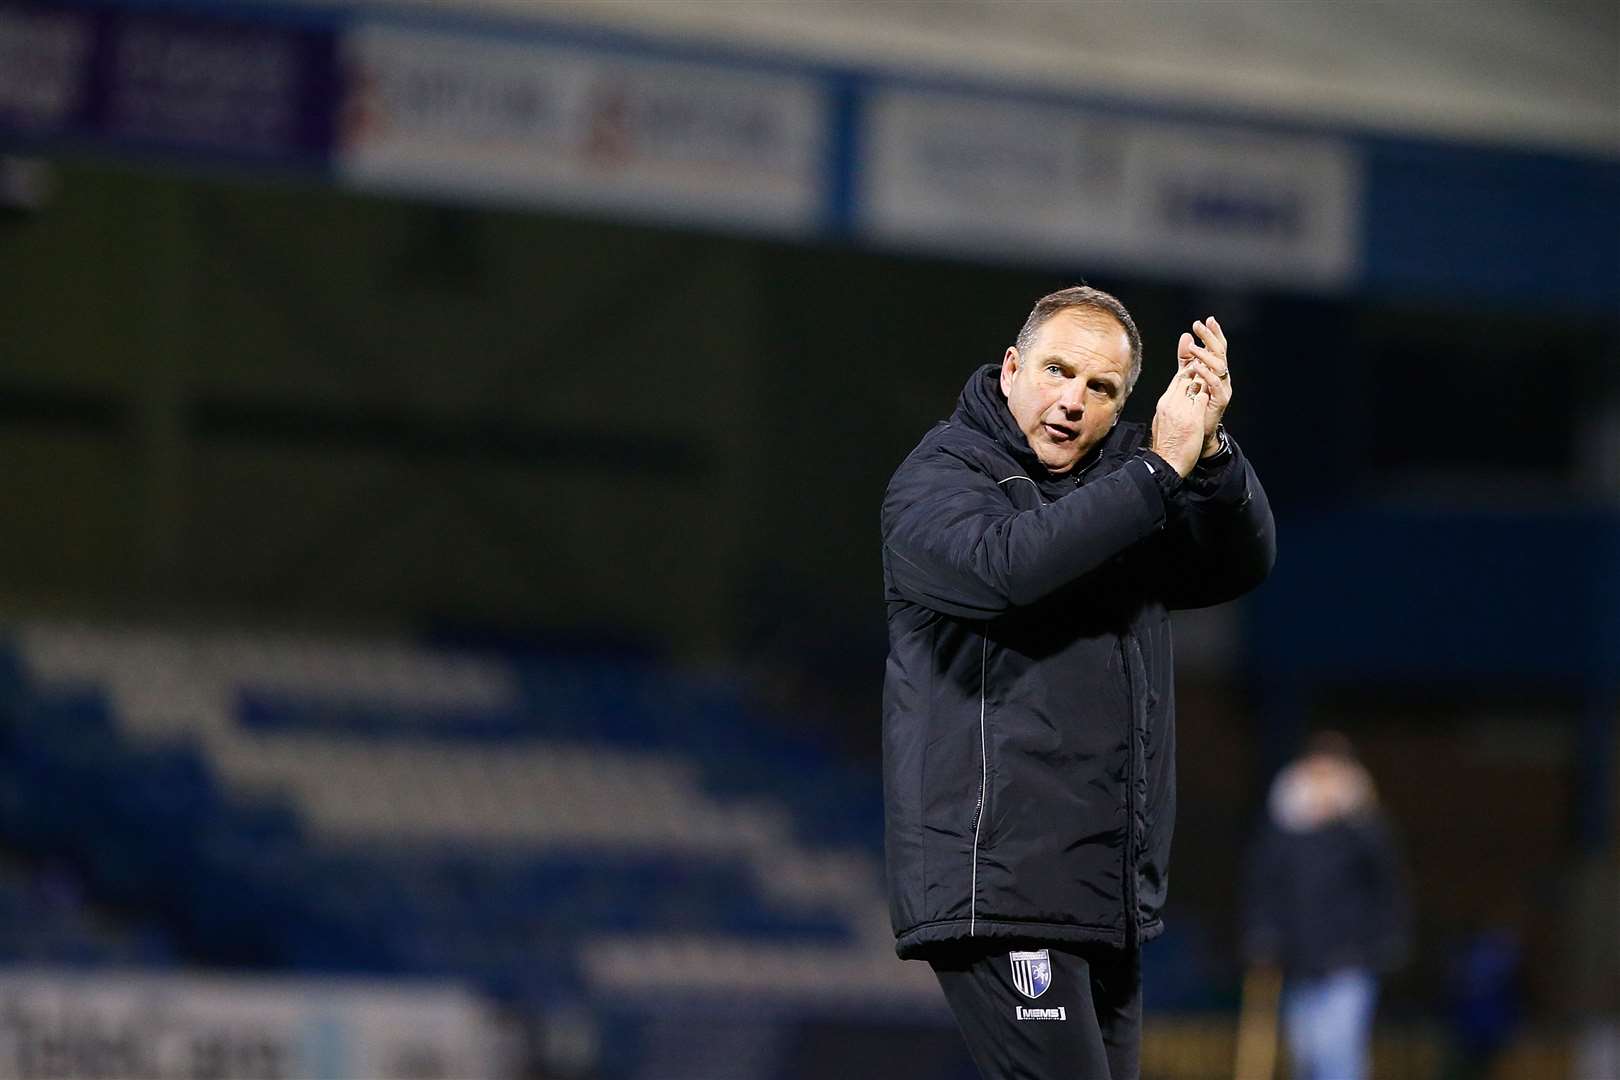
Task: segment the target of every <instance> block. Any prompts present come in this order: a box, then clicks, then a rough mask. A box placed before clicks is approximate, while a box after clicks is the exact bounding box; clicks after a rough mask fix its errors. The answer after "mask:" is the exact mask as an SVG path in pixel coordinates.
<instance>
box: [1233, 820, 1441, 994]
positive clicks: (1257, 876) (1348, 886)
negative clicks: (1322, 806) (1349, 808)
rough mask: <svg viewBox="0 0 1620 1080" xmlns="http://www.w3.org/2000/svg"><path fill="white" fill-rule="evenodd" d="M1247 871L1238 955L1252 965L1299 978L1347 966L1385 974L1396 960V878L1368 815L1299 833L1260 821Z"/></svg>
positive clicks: (1403, 944) (1399, 957) (1393, 862)
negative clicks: (1261, 826)
mask: <svg viewBox="0 0 1620 1080" xmlns="http://www.w3.org/2000/svg"><path fill="white" fill-rule="evenodd" d="M1247 873H1248V881H1247V882H1246V889H1245V894H1246V898H1247V899H1246V910H1245V917H1246V922H1245V931H1244V949H1245V952H1246V953H1247V954H1248V956H1249V958H1250V959H1251V960H1252V961H1255V962H1262V961H1267V962H1271V963H1274V964H1277V965H1278V966H1280V967H1281V968H1282V970H1283V972H1284V974H1286V975H1289V976H1296V977H1299V976H1302V977H1306V978H1309V977H1314V976H1319V975H1326V974H1328V973H1330V972H1333V971H1336V970H1339V969H1342V968H1351V967H1354V968H1366V969H1369V970H1372V971H1392V970H1394V969H1395V968H1397V967H1399V966H1400V965H1401V964H1402V963H1404V962H1405V960H1406V956H1407V952H1408V951H1409V949H1410V940H1411V931H1410V926H1409V922H1410V914H1409V911H1408V905H1407V898H1406V890H1405V885H1404V879H1403V874H1402V871H1401V865H1400V859H1399V856H1398V854H1397V851H1396V846H1395V842H1394V840H1393V838H1392V837H1391V835H1390V830H1389V826H1388V824H1387V823H1386V822H1385V821H1384V819H1383V817H1382V816H1381V815H1380V814H1379V813H1378V812H1377V811H1376V810H1372V809H1368V810H1364V811H1361V812H1358V813H1356V814H1353V815H1350V816H1347V817H1344V818H1340V819H1339V820H1337V821H1332V822H1329V823H1327V824H1324V825H1322V826H1320V827H1319V828H1315V829H1310V830H1304V831H1290V830H1287V829H1283V828H1280V827H1279V826H1277V825H1276V824H1274V823H1268V824H1267V826H1266V827H1265V828H1264V829H1263V830H1262V831H1261V833H1260V835H1259V836H1258V838H1257V839H1256V840H1255V844H1254V847H1253V850H1252V851H1251V853H1250V857H1249V866H1248V871H1247Z"/></svg>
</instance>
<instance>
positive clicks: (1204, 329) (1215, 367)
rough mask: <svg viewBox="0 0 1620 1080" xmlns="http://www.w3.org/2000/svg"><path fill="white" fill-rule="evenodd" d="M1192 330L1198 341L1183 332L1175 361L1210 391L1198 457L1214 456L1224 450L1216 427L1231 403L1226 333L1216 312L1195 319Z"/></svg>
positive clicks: (1177, 346)
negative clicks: (1192, 373) (1202, 444)
mask: <svg viewBox="0 0 1620 1080" xmlns="http://www.w3.org/2000/svg"><path fill="white" fill-rule="evenodd" d="M1193 333H1195V334H1197V335H1198V340H1197V341H1196V342H1194V340H1193V335H1192V334H1186V333H1184V334H1182V335H1181V340H1180V341H1179V342H1178V343H1177V344H1176V360H1177V362H1178V363H1179V364H1180V365H1181V370H1182V371H1187V370H1189V369H1191V370H1192V371H1194V372H1195V373H1197V375H1198V376H1199V378H1200V379H1201V380H1202V382H1203V384H1204V386H1205V388H1206V389H1207V390H1208V395H1207V402H1206V405H1205V408H1204V446H1203V452H1202V453H1201V454H1200V455H1199V456H1200V457H1212V456H1214V455H1215V454H1217V453H1219V452H1220V449H1221V444H1220V441H1219V440H1218V439H1216V437H1215V429H1216V428H1218V427H1220V425H1221V417H1222V416H1224V415H1226V407H1227V406H1228V405H1230V404H1232V375H1231V371H1230V370H1229V368H1228V367H1227V360H1226V334H1225V333H1223V332H1222V331H1221V324H1220V323H1218V322H1216V321H1215V316H1213V315H1211V316H1209V317H1208V318H1207V319H1202V320H1199V321H1195V322H1194V323H1193ZM1166 460H1169V459H1168V458H1167V459H1166Z"/></svg>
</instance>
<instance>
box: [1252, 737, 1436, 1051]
mask: <svg viewBox="0 0 1620 1080" xmlns="http://www.w3.org/2000/svg"><path fill="white" fill-rule="evenodd" d="M1403 878H1404V875H1403V873H1402V871H1401V867H1400V861H1399V858H1398V856H1397V853H1396V849H1395V844H1394V840H1393V838H1392V836H1391V833H1390V829H1389V827H1388V825H1387V823H1386V822H1385V820H1384V817H1383V815H1382V814H1381V813H1380V812H1379V808H1378V799H1377V793H1376V791H1375V790H1374V787H1373V782H1372V778H1371V777H1370V776H1369V775H1368V774H1367V771H1366V770H1365V769H1364V768H1362V766H1361V764H1360V762H1358V761H1357V760H1356V757H1355V752H1354V750H1353V748H1352V747H1351V745H1350V740H1349V739H1347V738H1345V737H1344V736H1343V735H1341V734H1339V733H1337V732H1322V733H1320V734H1318V735H1316V736H1314V737H1313V738H1312V739H1311V740H1310V742H1309V744H1308V745H1307V747H1306V750H1305V753H1304V754H1303V755H1302V756H1301V757H1300V758H1298V759H1297V760H1295V761H1294V762H1292V763H1291V764H1289V765H1288V766H1286V767H1285V768H1284V769H1283V770H1282V771H1281V772H1279V773H1278V774H1277V778H1276V780H1275V781H1273V783H1272V785H1271V794H1270V797H1269V799H1268V801H1267V805H1266V821H1265V823H1264V824H1263V826H1262V827H1261V830H1260V834H1259V836H1258V838H1257V839H1256V841H1255V844H1254V847H1253V850H1252V852H1251V855H1250V862H1249V868H1248V882H1247V898H1246V903H1245V914H1246V925H1245V927H1244V951H1245V954H1246V958H1247V960H1248V962H1249V964H1250V965H1251V966H1252V967H1255V968H1269V969H1280V970H1281V972H1282V977H1283V993H1282V1024H1283V1034H1284V1039H1285V1040H1286V1042H1287V1044H1288V1051H1289V1055H1290V1057H1291V1058H1292V1061H1293V1067H1294V1072H1293V1075H1294V1076H1296V1077H1297V1078H1299V1080H1359V1078H1361V1077H1365V1076H1366V1075H1367V1062H1368V1049H1367V1048H1368V1042H1369V1037H1370V1035H1371V1031H1372V1019H1373V1011H1374V1007H1375V1005H1376V1002H1377V997H1378V975H1379V973H1380V972H1385V971H1389V970H1391V969H1393V968H1395V967H1397V966H1399V965H1400V964H1401V963H1402V962H1403V961H1404V960H1405V958H1406V954H1407V950H1408V947H1409V934H1410V931H1409V921H1410V916H1409V913H1408V910H1407V901H1406V892H1405V888H1404V885H1403Z"/></svg>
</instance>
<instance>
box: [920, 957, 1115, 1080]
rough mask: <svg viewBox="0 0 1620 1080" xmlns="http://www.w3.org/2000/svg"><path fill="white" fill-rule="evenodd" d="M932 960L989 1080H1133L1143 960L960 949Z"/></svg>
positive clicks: (970, 1050) (977, 1062)
mask: <svg viewBox="0 0 1620 1080" xmlns="http://www.w3.org/2000/svg"><path fill="white" fill-rule="evenodd" d="M929 963H930V964H932V966H933V968H934V974H935V975H936V976H938V978H939V985H940V987H941V988H942V989H943V990H944V991H945V1000H946V1001H947V1002H948V1003H949V1004H950V1007H951V1012H952V1013H954V1014H955V1015H956V1024H957V1027H959V1028H961V1030H962V1037H963V1038H964V1039H966V1040H967V1045H968V1053H969V1054H970V1055H971V1056H972V1058H973V1063H974V1064H975V1065H977V1066H978V1067H979V1072H980V1073H982V1074H983V1075H984V1077H985V1080H1138V1077H1139V1076H1140V1075H1141V1072H1142V954H1141V952H1140V951H1139V950H1138V949H1116V948H1111V947H1108V946H1102V945H1097V946H1093V945H1079V944H1073V943H1069V944H1065V945H1064V946H1063V947H1062V948H1059V947H1056V946H1053V945H1050V944H1047V945H1041V944H1023V945H1010V944H1008V943H1006V942H996V943H994V944H990V943H987V942H964V943H961V944H957V945H952V946H949V947H948V949H947V950H946V951H942V952H941V953H939V954H938V955H936V956H933V957H930V959H929Z"/></svg>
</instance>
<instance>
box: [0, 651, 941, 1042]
mask: <svg viewBox="0 0 1620 1080" xmlns="http://www.w3.org/2000/svg"><path fill="white" fill-rule="evenodd" d="M0 698H3V709H4V714H3V715H4V721H5V723H4V739H5V741H6V743H7V744H8V745H7V746H6V750H7V752H6V753H5V754H4V758H3V760H4V763H5V764H4V768H5V769H6V770H7V772H8V774H9V775H8V776H7V778H6V779H7V780H9V781H10V782H9V783H7V784H6V785H5V788H6V791H7V792H8V795H9V797H8V798H6V799H5V801H4V806H3V809H0V828H3V830H4V837H5V838H6V840H7V842H9V843H11V844H12V845H14V846H15V847H16V848H17V849H18V850H19V851H21V852H24V853H26V854H27V856H28V857H30V858H35V859H43V858H47V857H49V858H52V859H57V860H61V861H62V862H63V863H64V864H66V865H69V866H71V867H73V868H74V871H75V873H77V874H78V875H79V876H80V877H81V878H82V880H83V882H84V887H85V889H86V890H87V892H89V893H90V894H91V895H93V896H94V897H95V898H96V899H97V900H99V901H101V902H104V903H105V904H107V905H109V906H110V907H112V908H114V909H116V910H118V911H120V912H125V913H129V915H130V917H131V918H132V920H134V921H135V922H136V924H137V925H150V926H152V927H157V928H161V930H160V931H158V932H157V933H156V934H155V936H153V937H152V938H151V940H153V941H154V942H157V943H158V944H157V945H154V946H153V951H151V952H149V953H147V954H145V955H138V954H137V953H133V952H130V951H128V950H127V949H126V950H124V951H119V950H118V949H112V950H111V951H110V952H107V953H106V955H108V956H109V957H110V958H113V959H123V960H124V961H125V962H136V963H139V962H143V961H144V962H159V963H161V962H163V961H164V960H165V959H166V958H167V956H168V954H167V952H166V945H165V944H164V942H165V938H164V937H163V936H162V935H163V933H168V934H172V935H173V938H174V949H175V952H177V953H178V954H180V955H182V956H183V957H184V959H185V961H186V962H187V963H191V964H202V965H212V966H244V965H246V966H250V967H259V968H265V969H277V970H281V969H292V970H299V971H306V972H334V973H335V972H364V973H375V974H390V975H434V976H450V977H456V978H461V979H463V980H466V981H469V982H470V983H471V984H473V985H475V986H476V987H477V988H479V989H481V990H482V991H484V992H486V993H488V994H490V995H491V996H493V997H495V998H496V999H498V1000H502V1001H506V1002H508V1003H512V1004H517V1005H520V1006H522V1005H535V1004H544V1005H557V1004H565V1003H585V1005H586V1006H587V1007H592V1008H594V1007H611V1008H618V1009H620V1010H623V1009H625V1008H626V1007H628V1008H629V1009H630V1012H631V1013H633V1012H634V1003H635V1002H636V1001H637V1000H641V1001H644V1002H645V1001H650V1000H651V999H652V998H653V997H654V996H661V997H662V998H663V999H664V1000H668V999H669V997H670V996H671V995H672V994H673V995H679V996H685V997H690V996H691V995H698V996H705V995H707V996H711V997H714V996H720V997H734V998H737V997H746V998H747V999H749V1000H750V1001H753V1002H756V1003H757V1002H760V1001H767V1000H771V999H775V1000H778V1001H794V1002H799V1003H805V1002H809V1003H812V1004H813V1003H816V1002H821V1003H823V1004H828V1003H833V1002H836V1003H837V1004H839V1005H840V1006H842V1007H849V1006H851V1005H860V1004H862V1003H865V1004H866V1005H868V1006H874V1005H875V1006H878V1007H889V1008H896V1007H899V1008H905V1007H913V1008H914V1007H917V1006H923V1007H930V1006H933V1005H934V1004H935V998H936V995H937V991H936V990H935V989H934V987H933V985H932V980H931V979H929V978H926V975H927V973H926V972H920V971H918V970H915V969H916V968H917V966H916V965H901V964H897V963H895V962H894V959H893V953H892V950H891V945H890V939H889V931H888V926H887V918H886V911H885V908H884V904H883V899H882V889H881V869H880V863H879V858H878V837H877V836H876V835H872V834H871V833H872V829H871V823H872V822H873V821H875V820H878V818H879V814H878V812H877V810H876V808H875V806H874V800H875V798H876V789H877V785H876V784H875V783H873V782H872V781H871V780H870V779H866V778H862V777H861V776H859V775H855V774H853V773H851V772H850V771H849V770H848V768H847V767H845V766H841V765H838V764H835V763H834V762H833V761H832V760H830V759H829V758H827V757H825V756H823V755H818V754H817V753H816V751H815V750H814V749H813V748H810V747H806V746H801V745H793V743H792V741H791V740H790V739H787V738H785V737H783V736H782V735H780V734H773V733H770V731H769V728H768V727H767V726H766V725H762V724H759V723H754V724H749V723H748V722H747V721H748V717H747V708H746V706H745V704H744V703H743V702H742V701H741V700H740V699H739V697H738V695H737V693H736V692H735V691H734V690H731V689H729V688H727V687H726V686H724V685H722V684H718V683H707V682H705V681H703V680H700V679H693V678H691V677H686V676H680V675H676V674H673V673H671V672H669V671H667V670H662V669H661V668H660V666H659V665H658V664H656V663H655V662H651V661H643V660H627V659H624V658H622V657H618V658H610V659H603V658H593V657H578V656H561V657H559V656H547V655H540V654H530V655H524V656H512V655H475V654H470V653H464V652H455V651H452V650H447V649H442V648H432V647H417V646H402V645H397V644H382V643H354V642H344V641H327V640H317V639H313V638H305V637H292V636H280V637H277V636H269V635H256V636H255V635H241V634H232V635H210V634H197V633H190V634H175V633H159V632H155V631H151V630H144V629H136V630H129V629H125V630H116V629H107V628H98V627H89V626H75V625H47V624H33V625H28V626H22V627H18V628H16V629H15V631H14V632H13V633H12V635H11V636H10V638H9V641H8V642H7V647H6V648H5V649H4V651H3V675H0ZM13 894H14V890H9V889H7V887H6V882H5V879H4V877H0V904H5V903H9V902H11V898H12V897H13ZM74 940H75V941H79V942H89V941H92V940H95V939H94V937H93V936H91V935H86V934H79V935H78V937H77V938H75V939H74ZM85 948H86V946H84V945H82V944H81V945H76V946H68V945H64V950H65V952H64V953H62V954H61V955H64V956H75V955H78V953H77V952H76V951H75V950H76V949H77V950H79V951H84V949H85ZM627 1003H628V1006H627ZM619 1026H620V1027H621V1028H622V1027H624V1026H625V1025H623V1024H620V1025H619ZM763 1037H764V1036H761V1035H759V1034H757V1033H756V1034H754V1035H751V1036H748V1038H751V1039H753V1040H755V1041H757V1040H758V1039H760V1038H763ZM668 1038H669V1033H667V1032H666V1033H664V1035H660V1034H659V1029H658V1028H657V1026H656V1024H652V1023H650V1022H649V1024H648V1026H647V1029H646V1032H645V1033H644V1037H643V1042H645V1043H646V1044H647V1045H646V1046H643V1047H642V1049H641V1050H640V1051H638V1052H639V1053H642V1054H643V1056H648V1055H652V1056H657V1057H659V1058H661V1059H664V1058H667V1056H668V1052H669V1051H668V1049H667V1048H665V1049H664V1050H659V1049H657V1045H658V1044H660V1043H661V1042H667V1041H668ZM726 1052H727V1053H728V1054H733V1055H735V1054H742V1053H748V1052H750V1051H749V1050H748V1048H747V1047H743V1046H731V1047H730V1048H729V1049H728V1050H727V1051H726ZM692 1067H693V1068H695V1069H699V1070H701V1068H702V1067H703V1066H702V1064H701V1062H700V1061H699V1062H694V1063H693V1065H692Z"/></svg>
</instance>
